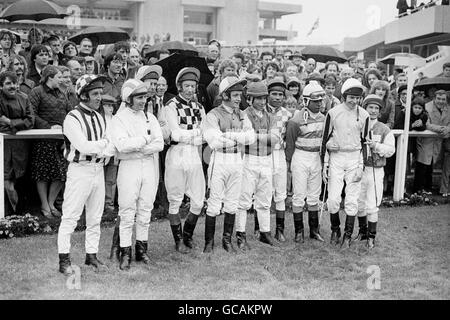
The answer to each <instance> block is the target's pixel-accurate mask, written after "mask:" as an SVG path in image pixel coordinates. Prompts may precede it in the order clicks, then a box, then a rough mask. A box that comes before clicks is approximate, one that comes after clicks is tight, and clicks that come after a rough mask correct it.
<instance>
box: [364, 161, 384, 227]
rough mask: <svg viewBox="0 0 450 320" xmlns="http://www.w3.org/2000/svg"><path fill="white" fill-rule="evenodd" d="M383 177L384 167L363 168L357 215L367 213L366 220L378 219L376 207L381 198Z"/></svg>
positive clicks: (373, 220)
mask: <svg viewBox="0 0 450 320" xmlns="http://www.w3.org/2000/svg"><path fill="white" fill-rule="evenodd" d="M374 174H375V179H374ZM383 179H384V168H372V167H366V168H365V169H364V173H363V177H362V180H361V193H360V194H359V199H358V217H364V216H366V215H367V219H368V221H370V222H377V221H378V207H379V206H380V204H381V200H382V199H383ZM375 190H376V194H377V196H376V198H375Z"/></svg>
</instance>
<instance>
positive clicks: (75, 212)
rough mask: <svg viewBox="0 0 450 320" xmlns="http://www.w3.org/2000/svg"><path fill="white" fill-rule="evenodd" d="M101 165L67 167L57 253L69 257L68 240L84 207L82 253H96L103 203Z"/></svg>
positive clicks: (85, 164) (75, 164)
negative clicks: (84, 224)
mask: <svg viewBox="0 0 450 320" xmlns="http://www.w3.org/2000/svg"><path fill="white" fill-rule="evenodd" d="M103 170H104V169H103V164H98V163H82V164H80V163H70V164H69V169H68V171H67V181H66V189H65V190H64V202H63V205H62V214H63V215H62V218H61V224H60V226H59V230H58V252H59V253H70V236H71V235H72V233H73V231H74V230H75V228H76V226H77V221H78V219H80V216H81V214H82V212H83V207H84V206H86V239H85V247H86V253H91V254H92V253H97V252H98V244H99V241H100V221H101V219H102V214H103V209H104V208H103V207H104V203H105V179H104V171H103Z"/></svg>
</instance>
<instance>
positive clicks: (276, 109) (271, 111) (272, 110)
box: [267, 104, 281, 113]
mask: <svg viewBox="0 0 450 320" xmlns="http://www.w3.org/2000/svg"><path fill="white" fill-rule="evenodd" d="M280 109H281V107H278V108H275V107H272V106H271V105H270V104H267V112H269V113H277V112H278V111H280Z"/></svg>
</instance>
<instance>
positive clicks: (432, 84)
mask: <svg viewBox="0 0 450 320" xmlns="http://www.w3.org/2000/svg"><path fill="white" fill-rule="evenodd" d="M431 88H436V89H437V90H445V91H450V78H446V77H436V78H427V79H423V80H421V81H419V82H417V84H416V85H415V86H414V89H417V90H420V91H424V92H427V91H428V90H429V89H431Z"/></svg>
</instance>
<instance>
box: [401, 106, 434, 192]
mask: <svg viewBox="0 0 450 320" xmlns="http://www.w3.org/2000/svg"><path fill="white" fill-rule="evenodd" d="M411 106H412V107H411V116H410V120H409V130H410V131H412V130H415V131H424V130H426V128H427V121H428V113H427V111H426V110H425V100H424V99H423V98H421V97H416V98H414V100H413V101H412V103H411ZM404 116H405V112H404V111H402V113H401V117H402V118H403V119H404ZM408 149H409V152H410V153H412V154H413V157H414V158H415V159H417V158H418V157H419V156H420V155H419V153H420V152H424V150H423V149H422V148H417V138H410V140H409V146H408ZM423 177H424V174H423V170H422V165H421V163H420V162H418V161H416V162H415V169H414V187H413V189H414V192H422V191H423V189H424V187H425V184H424V181H423V180H424V179H423Z"/></svg>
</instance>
